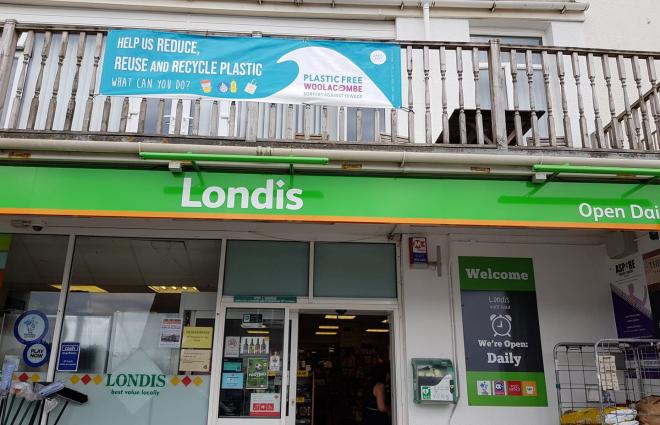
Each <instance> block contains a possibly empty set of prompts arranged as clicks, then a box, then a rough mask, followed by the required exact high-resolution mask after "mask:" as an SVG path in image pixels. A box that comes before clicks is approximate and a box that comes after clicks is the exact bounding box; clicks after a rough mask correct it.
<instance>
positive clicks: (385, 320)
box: [380, 319, 390, 323]
mask: <svg viewBox="0 0 660 425" xmlns="http://www.w3.org/2000/svg"><path fill="white" fill-rule="evenodd" d="M380 323H390V321H389V320H387V319H383V321H382V322H380Z"/></svg>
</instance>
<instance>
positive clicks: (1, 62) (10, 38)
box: [0, 19, 16, 115]
mask: <svg viewBox="0 0 660 425" xmlns="http://www.w3.org/2000/svg"><path fill="white" fill-rule="evenodd" d="M0 49H1V55H0V115H1V114H2V110H3V109H4V107H5V97H7V90H8V88H9V80H10V78H11V66H12V64H13V62H14V54H15V53H16V20H15V19H7V20H6V21H5V23H4V27H3V29H2V39H1V40H0Z"/></svg>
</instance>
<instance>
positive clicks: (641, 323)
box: [609, 255, 657, 338]
mask: <svg viewBox="0 0 660 425" xmlns="http://www.w3.org/2000/svg"><path fill="white" fill-rule="evenodd" d="M642 267H643V265H642V256H641V255H635V256H631V257H627V258H624V259H620V260H616V261H613V262H612V263H611V265H610V268H609V273H610V274H609V275H610V288H611V290H612V306H613V307H614V319H615V322H616V332H617V335H618V337H619V338H655V336H656V333H657V331H656V329H657V327H656V325H655V322H654V321H653V315H652V311H651V300H650V297H649V291H648V289H649V288H647V285H646V279H645V276H644V270H643V269H642Z"/></svg>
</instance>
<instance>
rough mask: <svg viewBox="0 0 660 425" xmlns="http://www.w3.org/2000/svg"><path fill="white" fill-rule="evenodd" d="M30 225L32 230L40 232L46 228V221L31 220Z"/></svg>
mask: <svg viewBox="0 0 660 425" xmlns="http://www.w3.org/2000/svg"><path fill="white" fill-rule="evenodd" d="M30 227H32V230H34V231H35V232H41V231H42V230H44V229H45V228H46V222H45V221H42V220H32V223H31V224H30Z"/></svg>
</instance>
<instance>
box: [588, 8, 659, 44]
mask: <svg viewBox="0 0 660 425" xmlns="http://www.w3.org/2000/svg"><path fill="white" fill-rule="evenodd" d="M590 3H591V7H590V8H589V10H588V11H587V13H586V17H587V19H586V21H585V24H584V25H585V32H586V35H587V36H586V42H587V45H588V46H589V47H595V48H604V49H626V50H652V51H657V50H659V49H660V42H658V39H659V38H660V2H658V1H657V0H634V2H631V1H630V0H592V1H591V2H590Z"/></svg>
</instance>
